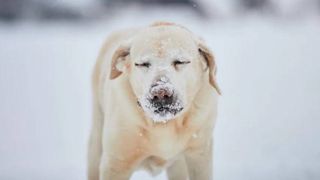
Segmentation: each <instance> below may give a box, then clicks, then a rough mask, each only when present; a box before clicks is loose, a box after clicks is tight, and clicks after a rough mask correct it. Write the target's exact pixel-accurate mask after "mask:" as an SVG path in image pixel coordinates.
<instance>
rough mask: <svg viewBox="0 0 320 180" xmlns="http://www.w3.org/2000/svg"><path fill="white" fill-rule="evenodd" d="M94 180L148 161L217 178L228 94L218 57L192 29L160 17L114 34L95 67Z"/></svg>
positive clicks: (118, 177) (197, 179)
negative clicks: (219, 129) (217, 137)
mask: <svg viewBox="0 0 320 180" xmlns="http://www.w3.org/2000/svg"><path fill="white" fill-rule="evenodd" d="M92 82H93V83H92V84H93V122H92V130H91V135H90V138H89V149H88V179H89V180H128V179H130V177H131V175H132V174H133V172H134V171H135V170H137V169H139V168H144V169H146V170H148V171H149V172H151V174H152V175H157V174H158V173H160V172H161V171H162V170H166V171H167V175H168V179H170V180H186V179H188V178H189V179H190V180H210V179H212V178H213V174H212V169H213V167H212V153H213V152H212V148H213V144H212V143H213V135H212V134H213V133H212V132H213V128H214V125H215V121H216V117H217V101H218V96H219V94H220V90H219V87H218V85H217V81H216V63H215V60H214V57H213V54H212V52H211V51H210V50H209V48H208V47H207V46H206V45H205V43H204V42H203V40H202V39H200V38H198V37H197V36H196V35H194V34H193V33H192V32H191V31H189V30H188V29H187V28H185V27H183V26H181V25H177V24H174V23H169V22H156V23H154V24H152V25H150V26H148V27H144V28H140V29H127V30H122V31H118V32H114V33H112V34H111V35H110V36H109V38H108V39H107V40H106V42H105V44H104V45H103V47H102V49H101V51H100V54H99V57H98V59H97V61H96V65H95V68H94V73H93V78H92Z"/></svg>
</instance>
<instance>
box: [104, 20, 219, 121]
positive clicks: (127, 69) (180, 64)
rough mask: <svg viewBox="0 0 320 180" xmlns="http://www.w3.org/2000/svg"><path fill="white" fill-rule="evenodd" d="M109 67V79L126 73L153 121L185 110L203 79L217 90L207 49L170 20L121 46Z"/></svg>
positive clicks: (148, 29) (142, 105) (176, 114)
mask: <svg viewBox="0 0 320 180" xmlns="http://www.w3.org/2000/svg"><path fill="white" fill-rule="evenodd" d="M111 67H112V69H111V74H110V79H115V78H117V77H118V76H120V75H121V74H122V73H124V74H127V75H128V77H129V81H130V84H131V86H132V89H133V92H134V94H135V95H136V97H137V100H138V104H139V105H140V106H141V107H142V109H143V110H144V112H145V113H146V115H147V116H148V117H150V118H151V119H153V121H154V122H165V121H168V120H170V119H173V118H175V117H176V116H178V115H179V114H182V112H184V111H185V110H187V109H188V108H189V107H190V105H191V102H192V101H193V99H194V98H195V96H196V94H197V92H198V91H199V89H200V87H201V86H202V85H203V83H204V82H205V81H204V80H207V81H209V83H210V84H211V85H212V86H213V88H215V89H216V91H217V92H218V93H220V91H219V88H218V86H217V83H216V80H215V71H216V66H215V61H214V58H213V55H212V53H211V52H210V50H209V49H208V48H207V47H206V46H205V44H204V43H203V42H202V41H201V40H199V39H198V38H196V37H195V36H194V35H193V34H192V33H191V32H189V31H188V30H186V29H185V28H183V27H181V26H177V25H173V24H170V23H166V24H155V25H154V26H151V27H148V28H146V29H145V30H143V31H141V32H139V33H138V34H137V35H136V36H134V37H133V38H132V39H131V40H130V42H127V44H123V45H121V46H120V47H119V48H118V49H117V50H116V51H115V53H114V55H113V59H112V66H111ZM207 76H209V78H207Z"/></svg>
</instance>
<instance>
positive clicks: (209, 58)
mask: <svg viewBox="0 0 320 180" xmlns="http://www.w3.org/2000/svg"><path fill="white" fill-rule="evenodd" d="M198 47H199V49H198V50H199V53H200V55H201V56H203V58H204V60H205V61H206V64H207V68H206V70H207V69H209V82H210V84H211V86H212V87H213V88H215V89H216V91H217V92H218V94H220V95H221V91H220V88H219V86H218V84H217V80H216V73H217V67H216V62H215V60H214V56H213V53H212V52H211V51H210V49H209V48H208V47H207V46H206V45H205V44H204V42H200V43H199V45H198Z"/></svg>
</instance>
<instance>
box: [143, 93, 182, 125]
mask: <svg viewBox="0 0 320 180" xmlns="http://www.w3.org/2000/svg"><path fill="white" fill-rule="evenodd" d="M168 88H169V87H168ZM165 90H166V92H162V91H161V90H157V93H154V92H153V91H152V88H151V90H150V91H149V93H147V95H145V96H144V97H142V98H140V99H139V100H138V105H139V106H140V107H141V108H142V109H143V110H144V111H145V113H146V115H147V116H148V117H150V118H151V119H152V120H153V121H154V122H162V123H165V122H167V121H169V120H172V119H174V118H175V116H176V115H177V114H178V113H179V112H181V111H182V110H183V108H184V107H183V103H182V101H181V100H180V99H181V98H179V96H178V93H175V92H174V90H173V89H169V90H168V89H165ZM168 92H170V93H168Z"/></svg>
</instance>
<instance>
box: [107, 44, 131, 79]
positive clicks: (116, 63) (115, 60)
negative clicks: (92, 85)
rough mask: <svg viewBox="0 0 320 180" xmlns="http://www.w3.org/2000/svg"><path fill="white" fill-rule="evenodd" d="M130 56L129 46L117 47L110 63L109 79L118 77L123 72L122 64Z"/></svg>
mask: <svg viewBox="0 0 320 180" xmlns="http://www.w3.org/2000/svg"><path fill="white" fill-rule="evenodd" d="M129 54H130V47H129V46H119V47H118V49H117V50H116V51H115V52H114V54H113V56H112V62H111V71H110V77H109V78H110V79H115V78H117V77H118V76H120V75H121V74H122V72H123V70H124V64H125V63H126V60H127V59H128V55H129Z"/></svg>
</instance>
